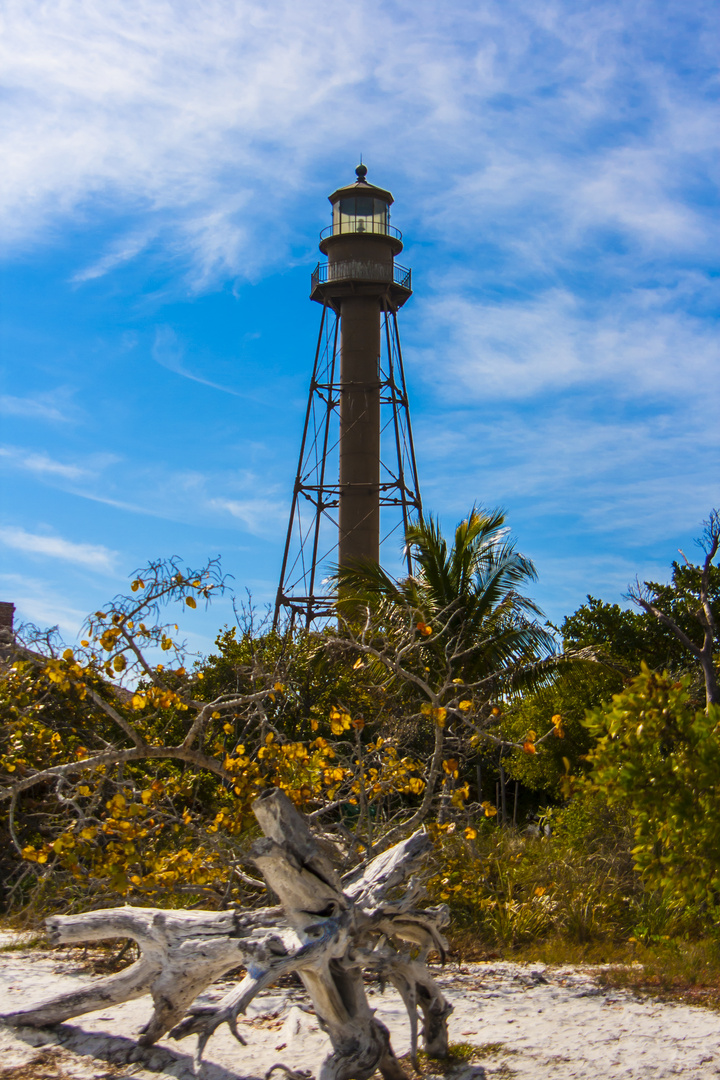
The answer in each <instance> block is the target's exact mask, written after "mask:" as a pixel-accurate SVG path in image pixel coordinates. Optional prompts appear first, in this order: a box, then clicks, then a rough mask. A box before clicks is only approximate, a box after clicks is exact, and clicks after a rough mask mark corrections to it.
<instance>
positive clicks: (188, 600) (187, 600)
mask: <svg viewBox="0 0 720 1080" xmlns="http://www.w3.org/2000/svg"><path fill="white" fill-rule="evenodd" d="M185 603H186V604H187V606H188V607H191V608H196V607H197V604H196V603H195V598H194V597H192V596H186V597H185Z"/></svg>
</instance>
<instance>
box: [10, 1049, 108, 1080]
mask: <svg viewBox="0 0 720 1080" xmlns="http://www.w3.org/2000/svg"><path fill="white" fill-rule="evenodd" d="M97 1067H98V1070H99V1071H98V1072H96V1073H94V1076H95V1080H117V1078H118V1077H121V1076H125V1075H127V1070H126V1069H119V1068H116V1067H115V1066H114V1065H104V1066H101V1065H100V1063H99V1062H98V1063H97ZM76 1076H77V1073H75V1074H74V1075H73V1073H71V1072H67V1071H66V1069H65V1067H64V1066H63V1061H62V1052H61V1051H58V1050H52V1049H49V1050H43V1051H41V1053H39V1054H37V1055H36V1057H34V1058H33V1059H32V1061H28V1062H26V1063H25V1064H24V1065H13V1066H10V1068H2V1067H0V1080H75V1077H76Z"/></svg>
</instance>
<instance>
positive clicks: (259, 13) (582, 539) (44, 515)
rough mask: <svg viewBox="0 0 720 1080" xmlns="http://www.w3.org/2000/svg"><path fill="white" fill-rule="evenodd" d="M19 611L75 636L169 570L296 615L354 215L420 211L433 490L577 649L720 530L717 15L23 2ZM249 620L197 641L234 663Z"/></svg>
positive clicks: (11, 75) (423, 396)
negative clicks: (338, 257)
mask: <svg viewBox="0 0 720 1080" xmlns="http://www.w3.org/2000/svg"><path fill="white" fill-rule="evenodd" d="M6 12H7V15H6V32H5V38H4V44H3V45H2V49H3V51H4V56H3V61H2V69H3V71H4V73H5V91H4V108H3V132H4V134H3V139H4V144H5V151H4V155H3V158H4V165H3V173H4V176H3V184H2V188H3V192H2V200H3V201H2V234H3V236H4V255H3V269H2V274H3V314H2V349H3V378H2V385H1V386H0V421H1V423H2V428H1V432H0V475H1V477H2V481H1V482H2V495H3V498H2V507H1V509H0V598H2V599H7V600H12V601H14V602H15V603H16V604H17V606H18V616H19V618H20V619H29V620H32V621H34V622H37V623H40V624H44V625H46V624H49V623H59V624H60V625H61V628H62V629H63V631H64V632H65V634H66V635H67V636H68V637H72V636H73V635H74V634H75V633H76V632H77V629H78V627H79V625H80V623H81V621H82V619H83V617H84V615H85V614H86V613H87V611H89V610H91V609H94V608H96V607H98V606H100V605H102V603H103V602H104V601H105V600H106V599H107V598H108V597H110V596H112V595H113V594H114V593H116V592H118V591H122V590H123V589H124V588H125V586H126V583H127V578H128V575H129V574H130V573H131V571H132V570H133V569H134V568H135V567H137V566H139V565H141V564H142V563H143V561H144V560H146V559H147V558H150V557H156V556H165V555H172V554H179V555H181V556H182V557H183V558H184V559H185V560H186V561H187V562H188V563H190V564H191V565H198V564H200V563H202V562H203V561H204V560H205V558H206V557H208V556H212V555H216V554H220V555H221V556H222V560H223V565H224V567H225V569H226V571H227V572H228V573H231V574H233V575H234V587H235V589H236V591H237V592H238V593H239V594H241V595H242V594H243V592H244V589H245V588H246V587H247V588H249V589H251V591H252V593H253V596H254V597H255V599H256V601H257V602H258V603H260V604H261V605H262V604H263V603H265V602H266V601H269V600H271V599H272V598H273V597H274V593H275V589H276V586H277V579H278V575H279V570H280V561H281V556H282V545H283V540H284V532H285V528H286V522H287V515H288V511H289V501H290V493H291V488H292V481H293V477H294V471H295V468H296V460H297V453H298V449H299V440H300V434H301V428H302V420H303V410H304V405H305V400H306V394H307V385H308V379H309V375H310V366H311V363H312V356H313V349H314V345H315V339H316V335H317V328H318V320H319V308H318V307H317V306H316V305H314V304H312V303H311V302H310V301H309V300H308V292H309V274H310V271H311V269H312V267H313V266H314V264H315V262H316V261H317V258H318V252H317V235H318V232H319V231H320V229H322V228H323V227H324V226H325V225H327V224H328V223H329V220H330V217H329V204H328V203H327V195H328V194H329V193H330V191H332V190H333V189H334V188H335V187H337V186H339V185H340V184H342V183H346V182H348V181H350V180H352V179H353V169H354V167H355V165H356V164H357V161H358V158H359V155H360V153H362V155H363V158H364V160H365V162H366V163H367V164H368V167H369V170H370V171H369V179H370V180H372V181H374V182H376V183H378V184H380V185H381V186H383V187H387V188H389V189H390V190H392V192H393V194H394V196H395V200H396V203H395V206H394V207H393V223H394V224H395V225H397V226H399V227H400V228H401V229H402V230H403V233H404V237H405V242H406V247H405V251H404V252H403V254H402V256H401V259H400V261H402V262H403V263H404V264H406V265H408V266H411V267H412V270H413V286H414V290H415V293H414V296H413V298H412V299H411V301H410V302H409V303H408V304H407V306H406V307H405V308H404V309H403V311H402V313H401V333H402V339H403V346H404V352H405V359H406V367H407V378H408V385H409V391H410V399H411V411H412V416H413V424H414V430H415V437H416V444H417V451H418V465H419V472H420V482H421V488H422V492H423V498H424V502H425V505H426V507H427V508H428V509H429V510H431V511H433V512H434V513H436V514H438V515H439V516H440V518H441V520H442V522H443V523H444V525H445V526H446V527H447V528H448V529H450V528H452V527H453V526H454V524H455V523H456V522H457V520H458V519H459V518H460V517H461V516H462V515H463V514H464V513H466V512H467V510H468V509H469V507H470V506H471V505H472V503H473V502H474V501H477V502H479V503H481V504H484V505H486V506H490V507H494V506H496V505H501V506H503V507H504V508H505V509H506V510H507V513H508V521H509V524H510V526H511V528H512V531H513V533H514V535H515V536H516V537H517V542H518V547H519V549H520V550H521V551H523V552H524V553H526V554H528V555H530V556H531V557H532V558H533V559H534V560H535V562H536V565H537V568H538V573H539V582H538V584H537V588H536V591H535V595H536V598H537V599H538V600H539V601H540V603H541V604H542V605H543V606H544V608H545V610H546V611H547V613H548V615H550V616H551V617H552V618H553V619H556V620H557V619H560V618H562V616H563V614H566V613H569V612H571V611H572V610H574V609H575V607H577V605H578V604H579V603H581V602H582V600H583V598H584V596H585V594H586V593H588V592H591V593H593V594H595V595H597V596H601V597H603V598H605V599H608V600H619V599H620V598H621V596H622V593H623V592H624V591H625V589H626V588H627V585H628V583H629V582H630V581H631V580H632V579H633V578H634V577H635V575H636V574H639V575H640V577H641V578H642V577H653V578H656V579H658V578H659V579H666V578H667V571H668V566H669V563H670V561H671V559H672V558H673V557H675V555H676V550H677V548H678V547H683V548H685V550H687V551H688V553H689V554H690V553H691V552H692V550H693V548H692V538H693V537H694V536H697V535H699V533H700V526H701V522H702V520H703V519H704V518H705V517H707V514H708V512H709V510H710V509H711V507H712V506H717V505H718V504H719V503H720V491H719V488H720V482H719V480H720V468H719V460H718V459H719V457H720V453H719V451H720V425H719V424H718V421H717V417H718V415H719V414H720V408H719V406H720V379H719V378H718V345H717V332H716V331H717V310H718V305H717V291H718V285H717V282H718V277H717V252H718V235H717V233H718V213H717V209H718V197H717V187H716V183H715V177H716V175H717V157H716V156H715V155H716V150H715V148H716V146H717V136H718V123H717V116H718V112H717V91H718V82H717V64H716V56H717V48H716V46H717V40H716V30H717V14H718V12H717V6H716V5H713V4H711V3H708V2H705V0H695V2H694V3H693V4H692V5H689V4H687V3H675V2H667V0H659V2H653V3H650V2H646V3H639V2H633V0H622V2H616V3H609V2H602V0H595V2H593V3H583V2H570V0H558V2H544V0H533V2H532V3H530V2H529V0H525V2H521V3H518V2H512V0H509V2H508V0H504V2H502V3H499V2H498V3H496V2H494V0H491V2H485V0H477V2H473V3H466V2H464V0H461V2H458V3H455V4H453V5H451V6H448V5H444V4H440V3H439V2H437V0H435V2H424V0H414V2H412V3H409V2H402V3H398V2H387V0H386V2H384V3H380V2H379V0H366V2H365V3H364V4H362V5H356V4H350V3H340V4H338V3H337V2H333V3H329V2H325V0H322V2H321V0H306V2H305V3H303V4H302V5H299V4H296V3H290V2H282V0H266V2H265V3H263V4H262V5H260V4H258V3H246V2H243V0H236V2H233V3H231V2H223V0H205V2H204V3H203V4H202V5H200V4H196V5H190V4H183V3H173V2H165V3H157V4H148V3H144V4H141V3H137V2H133V0H122V2H114V0H100V2H99V3H89V2H81V0H65V2H64V3H62V4H46V3H40V2H37V0H10V2H9V3H8V5H7V9H6ZM231 618H232V612H231V609H230V608H229V605H228V603H227V602H226V603H221V604H219V605H218V606H217V607H216V608H214V609H213V610H212V611H211V612H210V613H209V614H204V613H199V614H198V615H197V616H195V617H194V622H192V623H190V624H188V625H187V630H188V633H189V640H190V644H191V646H193V647H196V648H198V649H207V648H208V647H209V643H210V642H211V641H212V637H213V634H214V631H215V629H216V628H217V627H218V626H220V625H221V624H222V623H223V622H225V621H227V620H229V619H231Z"/></svg>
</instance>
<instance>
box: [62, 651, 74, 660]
mask: <svg viewBox="0 0 720 1080" xmlns="http://www.w3.org/2000/svg"><path fill="white" fill-rule="evenodd" d="M72 659H74V657H73V651H72V649H66V650H65V652H64V653H63V660H72Z"/></svg>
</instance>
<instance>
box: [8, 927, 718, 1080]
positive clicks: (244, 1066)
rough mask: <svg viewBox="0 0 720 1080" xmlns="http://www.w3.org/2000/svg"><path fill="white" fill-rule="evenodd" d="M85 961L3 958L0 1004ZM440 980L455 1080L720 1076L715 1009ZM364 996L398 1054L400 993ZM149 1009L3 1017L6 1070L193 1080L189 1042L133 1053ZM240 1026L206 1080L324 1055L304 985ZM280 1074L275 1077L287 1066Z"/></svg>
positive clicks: (96, 1078) (490, 969) (544, 982)
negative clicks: (459, 1056) (64, 1019)
mask: <svg viewBox="0 0 720 1080" xmlns="http://www.w3.org/2000/svg"><path fill="white" fill-rule="evenodd" d="M3 938H4V942H3ZM7 941H8V935H0V944H3V943H7ZM80 956H81V953H80V952H79V951H75V952H73V953H68V952H62V951H61V952H42V951H39V950H36V949H28V950H24V951H13V952H3V953H0V1011H5V1010H6V1009H10V1008H13V1007H16V1008H17V1007H19V1006H20V1005H21V1004H29V1003H31V1002H35V1001H40V1000H42V999H43V998H46V997H49V996H53V995H54V994H56V993H59V992H60V991H62V990H63V989H71V988H74V987H77V986H78V985H81V984H83V983H86V982H88V981H89V980H90V979H92V978H93V977H92V976H88V975H87V974H85V973H83V972H82V971H81V970H80V967H81V964H80ZM437 977H438V982H439V983H440V985H441V986H442V988H443V991H444V993H445V994H446V995H447V997H448V998H449V999H450V1001H451V1002H452V1003H453V1005H454V1012H453V1014H452V1016H451V1018H450V1038H451V1042H453V1043H471V1044H473V1045H474V1046H476V1047H477V1048H478V1049H477V1053H476V1054H475V1055H474V1058H473V1060H472V1062H471V1063H469V1064H468V1065H466V1066H463V1067H461V1068H459V1069H458V1070H456V1071H455V1072H454V1080H500V1078H511V1077H516V1078H517V1080H651V1078H652V1080H664V1078H665V1077H683V1078H686V1080H706V1078H710V1077H720V1015H719V1014H717V1013H715V1012H712V1011H710V1010H706V1009H702V1008H695V1007H692V1006H688V1005H680V1004H667V1003H660V1002H658V1001H656V1000H653V999H646V998H643V999H640V998H637V997H634V996H633V995H631V994H628V993H624V992H620V991H616V990H613V991H611V990H608V989H606V988H603V987H600V986H598V985H597V983H596V982H595V981H594V980H593V978H592V976H591V975H590V974H589V973H588V972H584V971H582V970H579V969H577V968H545V967H543V966H542V965H521V964H513V963H506V962H502V963H501V962H490V963H485V964H467V965H462V966H460V967H458V966H457V965H456V964H448V965H447V966H446V967H445V968H444V969H438V971H437ZM229 986H230V983H227V982H220V983H216V984H215V985H214V986H213V987H211V989H210V990H209V991H208V993H207V995H206V998H207V999H208V1000H210V999H215V998H217V997H219V996H221V995H222V994H223V993H225V992H226V991H227V989H228V988H229ZM369 992H370V1000H371V1002H372V1004H373V1006H374V1007H375V1008H376V1009H377V1012H378V1016H379V1017H380V1018H381V1019H382V1020H383V1021H384V1022H385V1023H386V1024H387V1025H388V1027H389V1028H390V1030H391V1033H392V1040H393V1046H394V1048H395V1051H396V1053H397V1054H398V1055H401V1054H403V1053H405V1052H406V1051H407V1049H408V1045H409V1042H408V1040H409V1032H408V1022H407V1017H406V1015H405V1012H404V1009H403V1007H402V1003H401V1001H400V999H399V997H398V996H397V995H396V994H395V993H394V992H392V991H386V992H385V993H384V994H380V993H379V992H378V991H376V990H372V989H371V990H370V991H369ZM149 1015H150V999H149V998H147V997H145V998H140V999H138V1000H137V1001H133V1002H128V1003H126V1004H124V1005H122V1006H116V1007H113V1008H112V1009H110V1010H101V1011H99V1012H95V1013H90V1014H88V1015H86V1016H83V1017H79V1018H78V1019H77V1020H76V1021H73V1022H71V1023H66V1024H61V1025H58V1026H57V1027H55V1028H50V1029H44V1030H42V1031H38V1030H34V1029H31V1028H21V1029H12V1028H7V1027H4V1026H2V1025H0V1077H1V1078H4V1080H11V1078H13V1080H55V1078H57V1080H111V1078H112V1080H122V1078H125V1080H130V1078H133V1080H150V1078H156V1077H159V1078H161V1080H162V1078H164V1077H167V1078H168V1080H170V1078H175V1080H190V1078H192V1077H194V1076H195V1073H194V1071H193V1061H192V1058H193V1053H194V1050H195V1037H194V1036H191V1037H190V1038H188V1039H187V1040H185V1041H183V1042H174V1041H172V1040H164V1041H162V1042H161V1043H158V1045H157V1046H155V1047H152V1048H150V1049H147V1050H141V1049H140V1048H138V1046H137V1043H136V1042H135V1039H136V1036H137V1033H138V1030H139V1029H140V1027H142V1025H143V1024H144V1023H145V1022H146V1020H147V1019H148V1017H149ZM240 1030H241V1031H242V1033H243V1035H244V1037H245V1038H246V1040H247V1046H241V1045H239V1044H238V1043H237V1042H236V1041H235V1040H234V1039H233V1037H232V1036H231V1034H230V1033H229V1031H228V1030H227V1028H222V1029H220V1030H219V1031H218V1032H217V1033H216V1034H215V1035H214V1036H213V1038H212V1039H211V1040H210V1042H209V1044H208V1046H207V1048H206V1051H205V1061H204V1064H203V1066H202V1072H201V1076H202V1080H239V1078H247V1080H261V1078H262V1077H264V1075H265V1072H266V1071H267V1070H268V1069H269V1068H270V1067H271V1066H273V1065H275V1064H277V1063H278V1062H282V1063H284V1064H285V1065H287V1066H289V1067H291V1068H294V1069H307V1070H309V1071H310V1072H311V1073H312V1074H313V1075H317V1072H318V1067H319V1065H320V1062H321V1061H322V1059H323V1057H324V1056H325V1054H326V1053H327V1051H328V1042H327V1039H326V1038H325V1036H324V1035H323V1034H322V1032H321V1031H320V1030H319V1029H318V1026H317V1022H316V1020H315V1017H314V1016H313V1015H312V1013H311V1012H309V1011H308V1003H307V1000H306V998H305V997H304V995H303V994H302V992H301V991H300V990H299V989H298V990H294V989H291V990H287V991H285V990H283V991H279V990H277V989H273V990H270V991H268V992H267V993H264V994H262V995H260V996H259V997H258V998H257V999H256V1000H255V1001H254V1002H253V1003H252V1005H251V1007H250V1009H249V1011H248V1015H247V1016H246V1017H245V1018H244V1020H243V1021H242V1022H241V1024H240ZM408 1071H409V1072H410V1071H411V1070H410V1069H409V1068H408ZM274 1077H275V1078H276V1080H278V1078H280V1080H281V1078H282V1077H283V1074H282V1073H280V1072H278V1073H274Z"/></svg>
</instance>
